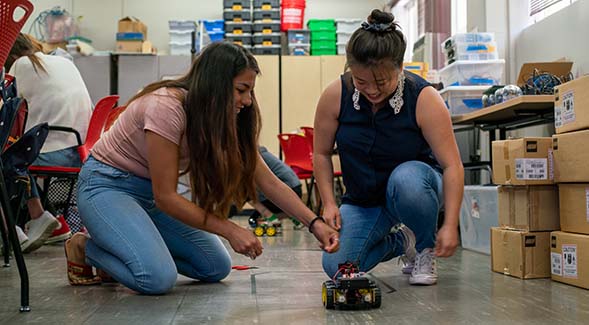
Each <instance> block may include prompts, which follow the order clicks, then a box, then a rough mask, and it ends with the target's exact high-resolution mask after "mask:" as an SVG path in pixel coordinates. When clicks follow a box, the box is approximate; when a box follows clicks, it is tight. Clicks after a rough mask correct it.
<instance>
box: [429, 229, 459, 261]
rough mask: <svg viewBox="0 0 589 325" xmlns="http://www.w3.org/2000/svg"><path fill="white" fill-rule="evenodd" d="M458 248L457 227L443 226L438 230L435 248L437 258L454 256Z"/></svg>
mask: <svg viewBox="0 0 589 325" xmlns="http://www.w3.org/2000/svg"><path fill="white" fill-rule="evenodd" d="M456 247H458V228H457V227H456V226H447V225H444V226H442V228H440V230H438V235H437V240H436V248H435V253H436V256H438V257H449V256H452V255H454V251H456Z"/></svg>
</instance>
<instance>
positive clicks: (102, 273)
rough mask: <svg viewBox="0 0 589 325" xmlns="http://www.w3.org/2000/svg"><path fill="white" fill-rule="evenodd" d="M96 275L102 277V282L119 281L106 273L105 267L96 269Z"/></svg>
mask: <svg viewBox="0 0 589 325" xmlns="http://www.w3.org/2000/svg"><path fill="white" fill-rule="evenodd" d="M96 275H97V276H98V277H100V279H101V280H102V283H119V281H117V280H115V278H113V277H112V276H110V274H108V273H106V271H105V270H103V269H96Z"/></svg>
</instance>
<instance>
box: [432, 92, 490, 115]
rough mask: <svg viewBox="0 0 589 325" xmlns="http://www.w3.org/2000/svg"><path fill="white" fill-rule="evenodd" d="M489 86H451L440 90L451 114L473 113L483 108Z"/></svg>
mask: <svg viewBox="0 0 589 325" xmlns="http://www.w3.org/2000/svg"><path fill="white" fill-rule="evenodd" d="M488 88H489V87H488V86H451V87H447V88H444V89H442V90H441V91H440V96H442V98H443V99H444V101H445V102H446V106H448V109H449V110H450V114H451V115H461V114H467V113H472V112H474V111H476V110H479V109H481V108H483V101H482V96H483V92H484V91H485V90H487V89H488Z"/></svg>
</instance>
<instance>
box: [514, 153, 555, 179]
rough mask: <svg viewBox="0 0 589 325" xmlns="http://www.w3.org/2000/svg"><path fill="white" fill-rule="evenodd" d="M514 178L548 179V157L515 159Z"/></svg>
mask: <svg viewBox="0 0 589 325" xmlns="http://www.w3.org/2000/svg"><path fill="white" fill-rule="evenodd" d="M515 178H517V179H520V180H546V179H548V159H534V158H519V159H516V160H515Z"/></svg>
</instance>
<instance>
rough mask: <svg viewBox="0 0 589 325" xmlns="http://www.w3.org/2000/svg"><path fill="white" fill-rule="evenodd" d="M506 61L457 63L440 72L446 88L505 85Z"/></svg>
mask: <svg viewBox="0 0 589 325" xmlns="http://www.w3.org/2000/svg"><path fill="white" fill-rule="evenodd" d="M504 70H505V60H487V61H456V62H454V63H452V64H450V65H448V66H446V67H444V68H442V69H441V70H440V78H441V81H442V83H443V84H444V87H450V86H477V85H485V86H486V85H489V86H492V85H499V84H502V83H503V75H504Z"/></svg>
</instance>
